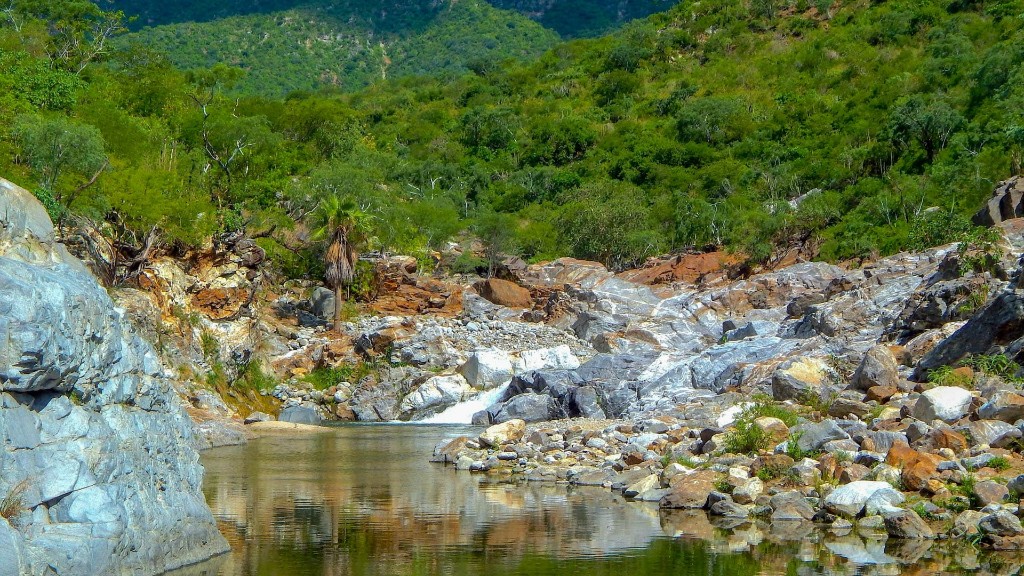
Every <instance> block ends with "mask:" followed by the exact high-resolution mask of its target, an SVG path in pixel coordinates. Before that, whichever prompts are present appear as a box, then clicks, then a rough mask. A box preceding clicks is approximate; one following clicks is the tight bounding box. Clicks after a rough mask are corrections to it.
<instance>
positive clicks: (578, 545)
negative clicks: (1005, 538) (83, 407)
mask: <svg viewBox="0 0 1024 576" xmlns="http://www.w3.org/2000/svg"><path fill="white" fill-rule="evenodd" d="M465 431H466V430H460V429H456V428H437V427H415V426H380V425H378V426H345V427H340V428H337V429H336V430H333V431H331V432H330V433H326V434H319V435H313V436H301V437H286V436H279V437H268V438H262V439H260V440H258V441H255V442H253V443H251V444H250V445H248V446H243V447H233V448H223V449H218V450H214V451H210V452H208V453H206V454H205V455H204V457H203V460H204V464H205V465H206V482H205V492H206V498H207V501H208V502H209V503H210V507H211V508H212V509H213V512H214V514H215V516H216V517H217V519H218V522H219V523H220V528H221V531H222V532H223V533H224V535H225V536H226V537H227V538H228V540H229V541H230V542H231V546H232V551H231V552H230V553H229V554H227V555H225V556H223V557H221V558H217V559H214V560H212V561H210V562H207V563H204V564H202V565H199V566H194V567H191V568H188V569H186V570H183V571H179V572H176V573H175V576H213V575H221V576H243V575H245V576H248V575H264V574H266V575H275V576H296V575H316V576H340V575H350V574H359V575H364V574H365V575H376V574H381V575H383V574H485V573H486V574H488V575H493V574H499V575H501V574H510V575H511V574H531V575H541V574H559V575H562V576H564V575H566V574H576V573H586V574H587V575H588V576H598V575H602V574H609V575H611V574H693V575H696V574H701V575H705V574H707V575H711V574H722V575H732V574H736V575H742V574H855V573H864V574H899V573H921V574H924V573H925V572H927V573H929V574H942V573H951V574H960V573H964V571H966V570H973V569H976V568H979V567H980V568H985V569H987V570H989V571H991V572H993V573H1006V574H1010V573H1014V572H1015V571H1016V570H1018V569H1019V568H1020V567H1021V565H1022V562H1021V561H1020V560H1019V558H1018V557H1017V556H999V557H997V558H996V560H997V562H993V560H992V559H991V558H982V557H980V556H979V555H978V554H977V551H974V550H973V549H971V548H970V547H961V549H958V550H953V551H949V550H948V549H947V548H946V547H944V546H941V547H932V546H931V545H930V544H929V543H917V542H896V541H889V542H886V541H884V540H879V539H872V538H867V539H865V538H862V537H860V536H857V535H853V534H851V535H845V536H839V535H832V534H827V533H822V532H818V531H815V530H813V529H812V528H811V527H810V526H809V525H806V524H800V523H797V524H795V525H788V526H787V525H776V526H767V525H765V524H763V523H760V522H754V523H746V522H745V523H740V524H738V525H737V523H736V522H732V523H729V522H728V521H726V520H723V519H714V518H710V519H709V518H708V516H707V515H705V514H704V513H703V512H685V511H679V512H673V513H664V512H660V511H659V510H658V509H657V508H656V507H654V506H652V505H649V504H639V503H632V502H626V501H624V500H622V499H621V498H612V497H609V494H608V493H607V492H606V491H604V490H602V489H599V488H590V489H583V488H576V489H574V488H566V487H565V486H557V485H550V484H532V483H531V484H522V483H520V484H511V483H502V482H499V481H496V480H493V479H488V478H485V477H482V476H476V475H469V474H466V473H455V472H452V471H450V470H445V469H443V468H442V467H440V466H437V465H432V464H429V463H427V461H426V460H427V457H428V456H429V454H430V452H431V450H432V448H433V445H434V444H435V443H436V442H437V441H438V439H439V438H441V437H449V438H451V437H455V436H457V435H459V434H461V433H463V432H465ZM588 491H596V492H600V494H594V493H588Z"/></svg>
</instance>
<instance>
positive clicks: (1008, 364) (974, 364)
mask: <svg viewBox="0 0 1024 576" xmlns="http://www.w3.org/2000/svg"><path fill="white" fill-rule="evenodd" d="M964 364H965V365H966V366H970V367H971V368H974V369H975V370H978V371H980V372H982V373H984V374H988V375H990V376H997V377H999V378H1002V379H1003V380H1006V381H1007V382H1021V381H1022V380H1024V379H1022V378H1021V377H1019V376H1018V374H1019V373H1020V371H1021V366H1020V364H1018V363H1016V362H1014V361H1013V360H1012V359H1010V358H1008V357H1007V356H1006V355H1005V354H991V355H986V354H977V355H974V356H971V357H970V358H967V359H966V360H965V361H964Z"/></svg>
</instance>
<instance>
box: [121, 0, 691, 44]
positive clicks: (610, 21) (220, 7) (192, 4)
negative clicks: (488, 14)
mask: <svg viewBox="0 0 1024 576" xmlns="http://www.w3.org/2000/svg"><path fill="white" fill-rule="evenodd" d="M105 1H106V3H102V4H101V5H103V6H105V7H107V8H108V9H111V8H112V9H115V10H121V11H123V12H124V13H125V14H128V15H130V16H135V17H136V18H135V21H134V22H133V23H132V25H131V27H132V28H134V29H141V28H144V27H147V26H160V25H164V24H177V23H181V22H209V21H213V20H220V19H223V18H230V17H232V16H247V15H259V14H274V13H278V12H284V11H287V10H293V9H299V10H303V11H314V12H326V13H332V14H334V15H335V16H336V17H337V18H338V20H339V21H345V20H349V19H354V20H356V21H362V22H364V23H365V22H367V21H374V22H375V24H376V25H375V26H374V28H375V29H376V30H379V31H381V32H384V33H388V32H396V31H397V30H396V29H395V26H394V25H393V24H394V23H404V24H405V25H408V24H409V23H410V22H417V23H419V24H421V25H422V24H425V23H427V22H428V20H429V15H430V14H431V13H436V12H437V11H439V10H440V9H441V8H442V7H445V5H446V4H448V2H445V1H444V0H432V1H430V2H410V1H409V0H365V1H363V2H351V1H347V0H222V1H221V2H216V3H211V2H209V0H179V1H178V2H174V3H168V2H164V1H162V0H105ZM486 3H488V4H490V5H492V6H494V7H496V8H501V9H503V10H514V11H516V12H519V13H521V14H523V15H525V16H528V17H530V18H532V19H534V20H536V21H537V22H539V23H540V24H541V25H543V26H544V27H545V28H549V29H551V30H555V31H556V32H558V33H559V34H560V35H562V36H563V37H565V38H578V37H584V36H595V35H599V34H602V33H606V32H610V31H612V30H613V29H614V28H615V27H617V26H619V25H621V24H623V23H624V22H627V21H629V20H633V19H636V18H643V17H645V16H649V15H651V14H653V13H655V12H661V11H663V10H667V9H669V8H671V7H672V5H674V4H675V1H674V0H486ZM450 4H451V5H452V7H454V6H455V4H457V3H456V2H452V3H450ZM417 14H419V15H420V16H421V17H420V18H417V17H416V15H417ZM410 15H411V17H410ZM396 16H397V17H396ZM422 16H426V18H423V17H422ZM473 32H474V31H473V30H463V33H464V34H472V33H473Z"/></svg>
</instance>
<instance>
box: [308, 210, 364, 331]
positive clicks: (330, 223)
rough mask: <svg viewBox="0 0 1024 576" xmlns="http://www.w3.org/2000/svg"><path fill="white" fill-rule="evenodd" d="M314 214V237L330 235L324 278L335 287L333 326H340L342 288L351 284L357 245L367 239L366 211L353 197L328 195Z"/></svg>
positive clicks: (325, 254) (325, 255)
mask: <svg viewBox="0 0 1024 576" xmlns="http://www.w3.org/2000/svg"><path fill="white" fill-rule="evenodd" d="M312 216H313V219H314V222H316V223H317V224H318V225H319V227H318V228H317V229H316V231H315V232H314V234H313V236H314V238H330V241H329V243H328V244H327V249H326V250H325V251H324V269H325V270H324V280H325V281H326V282H327V286H328V287H329V288H330V289H331V290H334V329H335V330H340V329H341V306H342V294H341V292H342V290H343V289H347V288H348V287H349V286H351V285H352V280H353V278H354V277H355V270H356V263H357V262H358V261H359V251H358V248H357V246H358V245H359V244H360V243H361V242H363V241H365V234H364V226H365V222H366V220H367V215H366V213H364V212H362V211H361V210H359V208H358V206H356V203H355V202H354V201H353V200H352V199H351V198H344V199H342V198H341V197H339V196H328V197H326V198H324V199H323V200H321V202H320V205H319V206H318V207H317V209H316V211H315V212H314V213H313V215H312Z"/></svg>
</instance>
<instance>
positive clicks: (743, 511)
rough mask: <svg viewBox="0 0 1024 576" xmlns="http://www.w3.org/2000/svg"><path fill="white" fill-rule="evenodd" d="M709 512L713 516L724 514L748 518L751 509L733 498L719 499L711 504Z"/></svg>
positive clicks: (730, 516) (727, 516) (731, 516)
mask: <svg viewBox="0 0 1024 576" xmlns="http://www.w3.org/2000/svg"><path fill="white" fill-rule="evenodd" d="M708 512H709V513H710V514H711V515H712V516H722V517H725V518H746V517H747V516H750V510H748V509H747V508H745V507H743V506H740V505H739V504H737V503H736V502H733V501H732V500H719V501H718V502H715V503H714V504H712V505H711V508H710V509H709V510H708Z"/></svg>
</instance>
